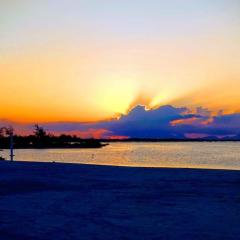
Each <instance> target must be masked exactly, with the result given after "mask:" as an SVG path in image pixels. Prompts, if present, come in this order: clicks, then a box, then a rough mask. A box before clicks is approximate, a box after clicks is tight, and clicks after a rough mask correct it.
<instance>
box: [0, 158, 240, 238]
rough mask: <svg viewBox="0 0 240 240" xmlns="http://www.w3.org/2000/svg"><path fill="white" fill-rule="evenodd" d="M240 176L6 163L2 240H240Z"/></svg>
mask: <svg viewBox="0 0 240 240" xmlns="http://www.w3.org/2000/svg"><path fill="white" fill-rule="evenodd" d="M239 224H240V171H226V170H200V169H164V168H128V167H110V166H93V165H77V164H59V163H30V162H7V161H1V162H0V239H1V240H32V239H34V240H55V239H56V240H63V239H64V240H65V239H71V240H72V239H81V240H85V239H86V240H92V239H94V240H95V239H96V240H98V239H99V240H110V239H111V240H118V239H119V240H120V239H121V240H122V239H123V240H127V239H137V240H152V239H153V240H159V239H204V240H206V239H234V240H235V239H239V238H240V227H239V226H240V225H239Z"/></svg>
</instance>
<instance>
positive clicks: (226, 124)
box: [0, 105, 240, 139]
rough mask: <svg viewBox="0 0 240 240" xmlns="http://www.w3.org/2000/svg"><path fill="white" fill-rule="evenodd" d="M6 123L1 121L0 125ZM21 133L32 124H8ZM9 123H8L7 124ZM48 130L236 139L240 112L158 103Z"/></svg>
mask: <svg viewBox="0 0 240 240" xmlns="http://www.w3.org/2000/svg"><path fill="white" fill-rule="evenodd" d="M7 123H9V122H6V121H2V122H1V121H0V125H3V124H4V125H6V124H7ZM11 124H12V125H13V126H14V127H15V129H16V130H17V131H19V132H20V133H24V132H25V133H29V132H30V131H32V129H33V126H32V125H24V124H14V123H11ZM8 125H9V124H8ZM42 126H43V127H45V128H46V129H47V130H48V131H50V132H52V133H55V134H62V133H65V134H66V133H68V134H76V135H78V136H80V137H83V138H89V137H94V138H108V139H117V138H119V139H125V138H163V139H169V138H176V139H182V138H204V137H215V138H224V137H226V138H229V137H231V138H238V137H239V136H240V113H235V114H225V115H224V114H223V113H222V112H221V111H220V112H219V113H217V114H216V115H214V114H213V113H212V112H211V111H210V110H208V109H205V108H202V107H198V108H196V109H195V110H190V109H189V108H187V107H173V106H170V105H166V106H161V107H159V108H157V109H150V110H147V109H146V108H145V107H144V106H140V105H138V106H136V107H134V108H132V109H131V110H130V111H129V112H128V113H127V114H125V115H121V116H120V117H119V118H118V119H112V120H108V121H102V122H96V123H61V122H59V123H58V122H56V123H45V124H42Z"/></svg>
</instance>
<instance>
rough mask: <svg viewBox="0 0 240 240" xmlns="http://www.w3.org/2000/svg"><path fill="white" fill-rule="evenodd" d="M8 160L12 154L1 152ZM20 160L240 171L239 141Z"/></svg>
mask: <svg viewBox="0 0 240 240" xmlns="http://www.w3.org/2000/svg"><path fill="white" fill-rule="evenodd" d="M0 154H1V155H2V156H3V157H5V158H7V159H9V156H8V155H9V152H8V151H7V150H4V151H3V152H2V153H0ZM15 159H16V160H21V161H42V162H52V161H56V162H66V163H86V164H99V165H116V166H139V167H181V168H211V169H212V168H213V169H238V170H240V143H239V142H188V143H184V142H176V143H173V142H172V143H170V142H161V143H111V144H110V145H109V146H107V147H104V148H101V149H44V150H36V149H29V150H25V149H19V150H15Z"/></svg>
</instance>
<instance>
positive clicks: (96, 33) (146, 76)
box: [0, 0, 240, 122]
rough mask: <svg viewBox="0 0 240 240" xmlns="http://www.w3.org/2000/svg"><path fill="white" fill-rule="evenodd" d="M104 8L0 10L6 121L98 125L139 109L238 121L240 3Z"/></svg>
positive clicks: (81, 4)
mask: <svg viewBox="0 0 240 240" xmlns="http://www.w3.org/2000/svg"><path fill="white" fill-rule="evenodd" d="M53 2H54V1H53ZM104 2H105V3H106V4H107V3H108V4H107V5H104V4H102V5H101V4H100V3H98V2H97V1H94V2H92V3H87V2H86V1H73V2H71V3H69V2H68V1H62V2H61V3H59V4H58V5H57V6H56V4H55V5H54V4H53V3H49V2H48V1H43V2H42V3H32V2H31V1H24V4H22V5H20V4H16V2H15V1H9V4H6V3H0V14H1V17H2V19H3V20H1V23H0V29H1V33H0V34H1V36H0V46H1V47H0V50H1V53H0V54H1V55H0V81H1V94H0V102H1V108H0V119H8V120H12V121H18V122H36V121H37V122H50V121H98V120H102V119H106V118H111V117H114V116H116V114H118V113H125V112H126V111H127V110H128V109H129V107H130V106H131V105H132V104H133V103H134V104H135V103H136V104H137V103H142V104H146V105H147V106H148V107H149V108H153V107H156V106H158V105H163V104H173V105H175V106H190V107H194V106H204V107H209V108H211V109H219V110H220V109H223V110H224V111H226V112H238V111H240V107H239V106H240V94H239V88H240V68H239V64H240V62H239V59H240V46H239V42H240V31H239V23H240V21H239V20H240V15H239V10H240V5H239V3H238V1H234V0H231V1H224V0H219V1H218V2H217V1H213V2H212V3H209V1H206V0H203V1H194V2H195V3H193V2H190V1H186V3H183V4H182V5H180V6H178V5H177V4H178V3H177V1H176V0H175V1H173V2H174V3H175V4H176V6H175V7H174V4H167V3H166V2H165V1H154V0H150V2H151V3H152V4H150V2H149V1H141V3H140V4H139V5H138V7H137V8H136V7H135V6H136V5H135V6H134V2H135V1H133V2H132V3H129V1H125V0H124V1H123V2H121V3H116V2H115V4H113V3H111V4H110V2H109V1H106V0H105V1H104ZM135 4H137V3H136V2H135ZM1 5H2V6H1ZM177 6H178V7H177ZM53 7H54V9H55V11H53ZM126 9H127V10H126ZM156 9H158V10H159V11H156ZM83 10H84V11H83Z"/></svg>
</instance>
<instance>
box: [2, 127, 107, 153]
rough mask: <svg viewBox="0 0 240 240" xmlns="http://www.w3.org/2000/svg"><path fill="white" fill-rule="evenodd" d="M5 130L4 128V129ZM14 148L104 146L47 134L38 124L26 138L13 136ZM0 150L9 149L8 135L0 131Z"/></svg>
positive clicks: (96, 141)
mask: <svg viewBox="0 0 240 240" xmlns="http://www.w3.org/2000/svg"><path fill="white" fill-rule="evenodd" d="M5 129H6V128H5ZM13 138H14V148H18V149H19V148H39V149H41V148H100V147H103V146H105V145H106V144H103V143H101V142H100V141H99V140H97V139H82V138H80V137H77V136H76V135H66V134H61V135H60V136H55V135H53V134H51V133H48V132H47V131H46V130H45V129H44V128H43V127H41V126H39V125H38V124H36V125H34V131H33V134H30V135H28V136H21V135H14V136H13ZM0 148H1V149H7V148H9V133H8V132H7V131H5V132H4V131H3V128H1V129H0Z"/></svg>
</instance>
